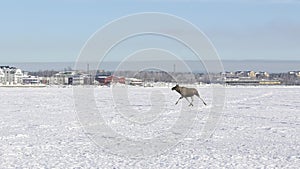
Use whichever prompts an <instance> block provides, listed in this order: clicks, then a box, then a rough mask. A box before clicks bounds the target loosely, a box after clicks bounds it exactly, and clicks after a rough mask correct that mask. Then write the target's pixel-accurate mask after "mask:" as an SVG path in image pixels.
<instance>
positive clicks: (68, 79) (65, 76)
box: [54, 71, 75, 85]
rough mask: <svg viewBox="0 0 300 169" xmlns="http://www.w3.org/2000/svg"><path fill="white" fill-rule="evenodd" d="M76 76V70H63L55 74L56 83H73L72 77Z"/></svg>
mask: <svg viewBox="0 0 300 169" xmlns="http://www.w3.org/2000/svg"><path fill="white" fill-rule="evenodd" d="M73 76H75V71H63V72H59V73H57V74H55V75H54V84H57V85H71V84H72V83H73V82H72V80H73V79H72V77H73Z"/></svg>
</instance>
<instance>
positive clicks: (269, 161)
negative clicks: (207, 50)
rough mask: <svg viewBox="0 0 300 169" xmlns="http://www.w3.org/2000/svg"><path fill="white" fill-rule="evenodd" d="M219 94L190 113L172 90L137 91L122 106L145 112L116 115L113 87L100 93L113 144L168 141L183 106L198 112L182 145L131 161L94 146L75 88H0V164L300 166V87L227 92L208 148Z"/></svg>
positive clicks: (206, 90)
mask: <svg viewBox="0 0 300 169" xmlns="http://www.w3.org/2000/svg"><path fill="white" fill-rule="evenodd" d="M212 88H213V87H212V86H201V87H199V88H198V90H199V91H200V93H201V95H202V97H203V98H204V99H205V100H206V101H207V103H208V106H207V107H204V106H203V104H202V105H201V104H199V107H188V106H187V105H188V103H187V101H186V100H184V99H182V100H181V101H180V102H179V104H178V105H176V106H175V105H174V103H175V102H176V100H177V99H178V97H179V95H178V94H177V93H176V92H174V91H171V90H170V88H164V87H160V88H156V87H153V88H143V87H131V88H130V89H129V96H128V98H129V100H130V102H129V104H125V103H123V102H120V104H123V106H124V110H126V109H128V110H130V109H134V110H136V112H139V113H140V114H133V113H130V112H125V114H123V116H122V114H118V112H117V111H112V110H116V108H117V107H118V106H117V105H115V104H114V102H112V101H111V99H112V96H111V95H110V91H111V89H112V88H107V87H100V88H95V89H94V96H95V101H96V103H97V104H96V105H97V109H99V110H101V112H102V114H101V116H102V117H103V118H104V119H105V122H106V123H107V125H110V127H112V128H113V129H114V130H115V131H117V132H119V133H120V134H121V135H120V137H119V138H114V137H113V138H108V139H110V140H112V141H115V140H116V139H120V140H121V141H122V139H124V138H132V139H142V138H151V137H156V136H159V135H164V134H165V132H168V131H170V130H169V129H170V128H171V127H172V125H173V124H174V123H176V119H178V117H179V114H180V113H179V107H181V106H182V107H183V108H184V109H186V110H188V111H189V112H191V115H195V114H192V113H197V116H196V123H195V124H194V125H193V127H192V128H191V130H190V132H189V133H187V135H186V136H184V137H183V139H182V140H181V141H180V142H178V144H176V145H174V146H172V147H170V148H168V149H167V150H166V151H164V152H161V153H158V154H157V155H154V156H150V157H148V156H147V157H146V158H130V157H126V156H121V155H118V154H114V153H110V152H109V151H107V150H106V149H104V148H103V147H101V146H99V145H98V144H95V142H94V141H93V140H91V139H90V138H91V135H92V134H93V133H89V132H87V131H86V130H85V128H82V126H81V123H80V119H78V117H77V115H76V108H75V106H74V100H73V90H72V88H57V87H47V88H0V95H1V98H0V103H1V104H0V166H1V168H299V167H300V136H299V133H300V100H299V95H300V88H299V87H283V86H277V87H274V86H273V87H265V86H262V87H226V98H225V99H226V100H225V106H224V109H223V112H222V116H221V119H220V121H219V122H218V124H217V125H216V130H215V132H214V134H213V135H212V136H211V137H210V138H209V139H208V140H207V141H205V142H203V140H199V137H201V132H202V129H203V126H204V125H205V123H206V121H207V118H208V116H207V115H208V113H209V109H210V108H211V103H212V94H211V92H212ZM153 91H160V92H161V95H160V96H161V97H153V96H155V95H153ZM151 92H152V95H151ZM151 97H152V98H151ZM150 100H152V101H150ZM195 100H196V99H195ZM196 102H197V101H196ZM160 103H163V104H162V105H163V108H162V110H163V111H162V112H163V113H156V112H153V113H152V114H147V113H148V112H149V110H150V109H151V106H156V105H158V104H160ZM130 117H138V118H134V119H138V120H141V121H142V122H145V123H146V124H147V125H144V126H143V125H141V124H139V123H136V124H131V123H130V122H128V121H127V122H126V118H130ZM139 118H140V119H139ZM121 124H126V126H122V125H121ZM89 125H90V126H93V125H95V126H96V125H97V124H89ZM184 125H187V124H186V123H185V122H183V123H182V126H183V127H184ZM95 129H97V128H95ZM175 131H176V130H175ZM178 131H180V129H178ZM178 133H179V134H181V133H180V132H178ZM123 137H124V138H123ZM170 139H172V138H170ZM149 148H151V145H149ZM125 150H126V149H125Z"/></svg>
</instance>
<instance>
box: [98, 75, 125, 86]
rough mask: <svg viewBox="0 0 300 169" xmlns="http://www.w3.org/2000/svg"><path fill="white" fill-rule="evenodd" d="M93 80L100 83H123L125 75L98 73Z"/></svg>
mask: <svg viewBox="0 0 300 169" xmlns="http://www.w3.org/2000/svg"><path fill="white" fill-rule="evenodd" d="M95 80H96V81H97V82H99V84H100V85H110V84H112V83H121V84H125V77H117V76H103V75H99V76H96V79H95Z"/></svg>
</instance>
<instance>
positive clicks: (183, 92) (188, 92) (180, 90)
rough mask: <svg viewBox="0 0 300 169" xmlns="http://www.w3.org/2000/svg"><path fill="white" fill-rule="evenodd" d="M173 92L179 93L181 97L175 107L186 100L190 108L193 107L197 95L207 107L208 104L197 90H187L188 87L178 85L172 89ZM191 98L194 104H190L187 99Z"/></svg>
mask: <svg viewBox="0 0 300 169" xmlns="http://www.w3.org/2000/svg"><path fill="white" fill-rule="evenodd" d="M172 90H176V92H178V93H179V94H180V95H181V97H180V98H179V99H178V100H177V102H176V103H175V105H176V104H177V103H178V102H179V100H180V99H183V98H185V99H186V100H187V101H188V102H189V103H190V104H189V106H193V101H194V100H193V96H194V95H196V96H198V97H199V99H201V100H202V102H203V104H204V105H206V103H205V102H204V100H203V99H202V98H201V97H200V95H199V93H198V91H197V89H195V88H187V87H180V86H179V85H176V86H174V87H172ZM188 97H190V98H191V99H192V102H190V101H189V100H188V99H187V98H188Z"/></svg>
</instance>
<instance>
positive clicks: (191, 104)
mask: <svg viewBox="0 0 300 169" xmlns="http://www.w3.org/2000/svg"><path fill="white" fill-rule="evenodd" d="M185 99H186V100H187V101H188V102H189V103H190V104H189V106H194V105H193V103H192V102H190V101H189V99H188V98H186V97H185ZM192 100H193V99H192Z"/></svg>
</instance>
